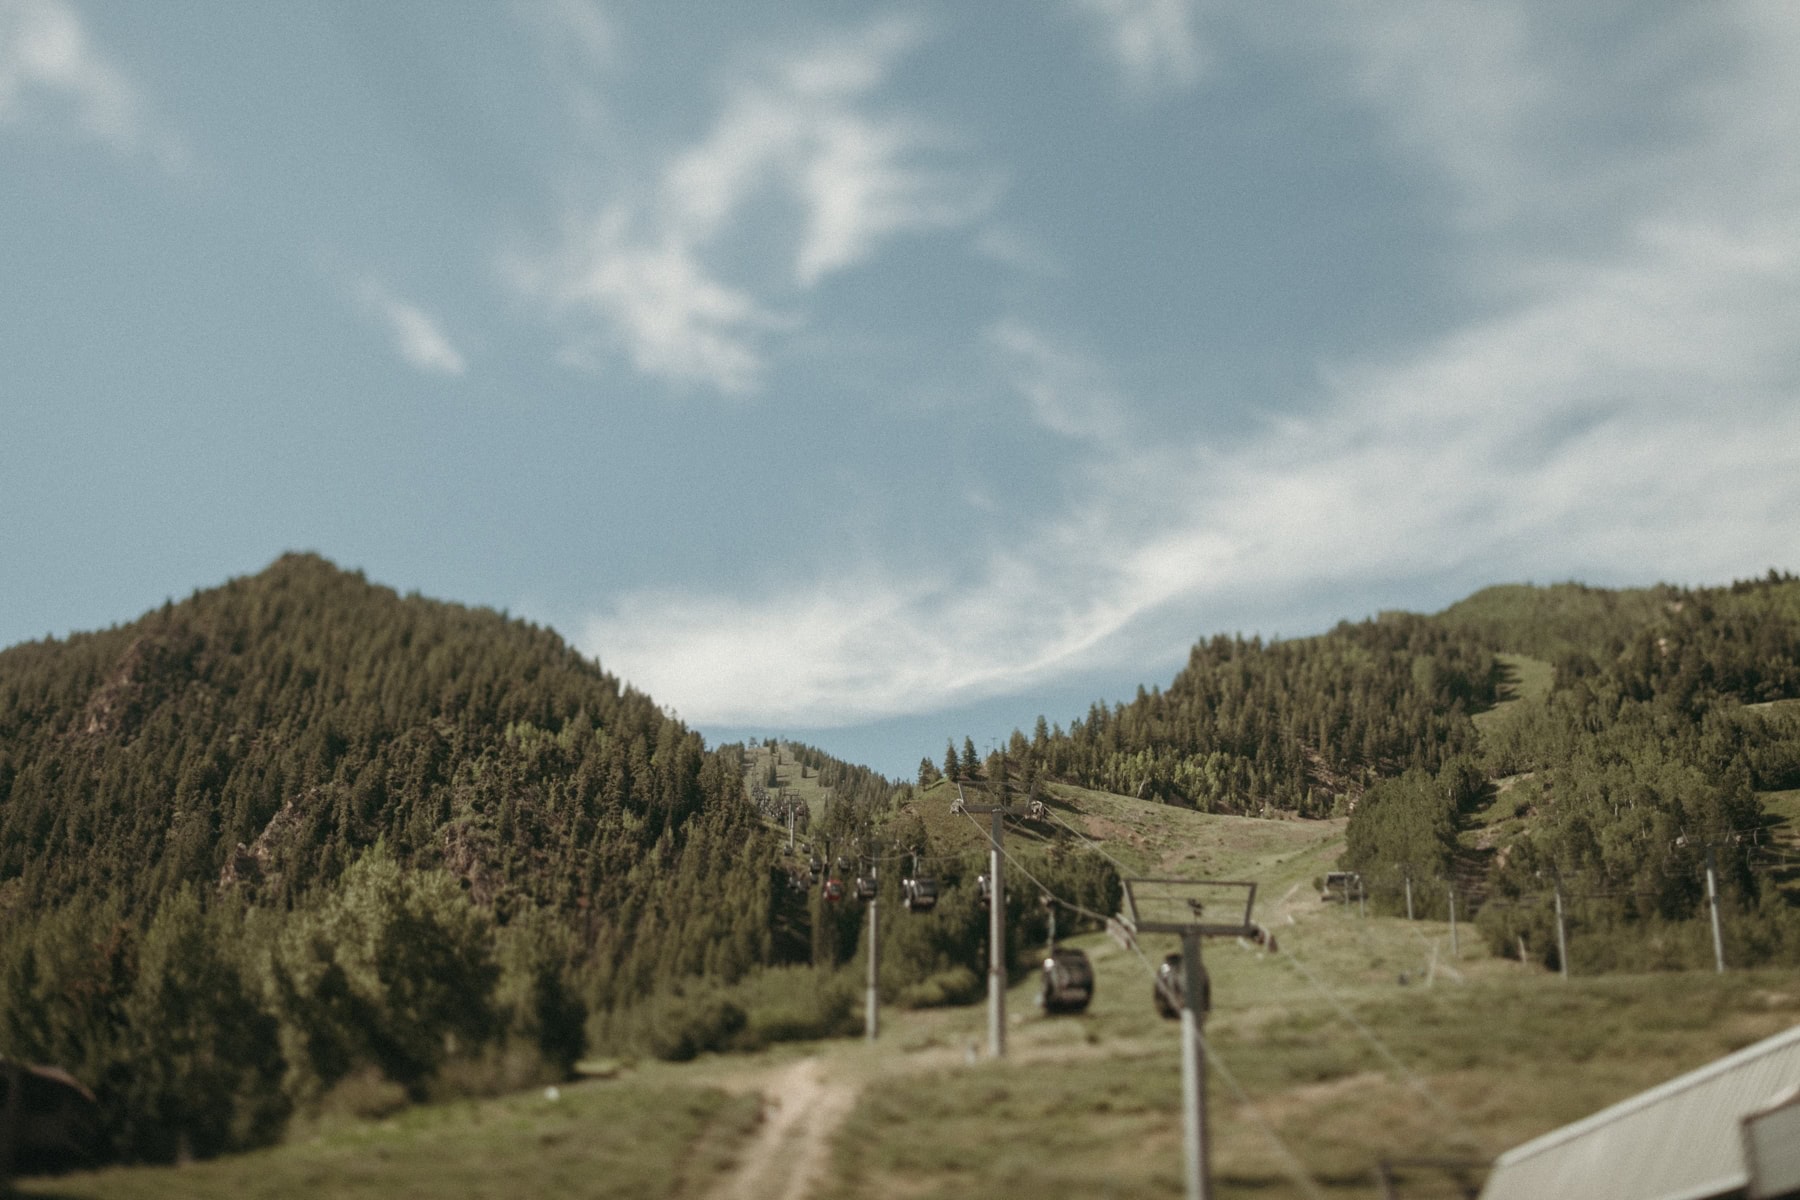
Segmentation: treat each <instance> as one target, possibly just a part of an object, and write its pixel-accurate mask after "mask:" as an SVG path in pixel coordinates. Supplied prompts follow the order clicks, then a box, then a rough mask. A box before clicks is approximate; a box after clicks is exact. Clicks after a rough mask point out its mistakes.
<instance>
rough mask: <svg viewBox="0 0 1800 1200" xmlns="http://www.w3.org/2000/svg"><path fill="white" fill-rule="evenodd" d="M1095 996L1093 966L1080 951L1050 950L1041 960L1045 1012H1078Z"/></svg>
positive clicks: (1084, 1008) (1085, 1007)
mask: <svg viewBox="0 0 1800 1200" xmlns="http://www.w3.org/2000/svg"><path fill="white" fill-rule="evenodd" d="M1093 998H1094V967H1093V964H1092V963H1090V962H1088V956H1087V955H1086V954H1084V953H1082V952H1081V951H1080V950H1070V949H1057V950H1052V951H1051V952H1050V953H1049V955H1048V956H1047V957H1046V958H1045V959H1044V993H1043V1003H1044V1011H1045V1012H1047V1013H1078V1012H1084V1011H1086V1009H1087V1006H1088V1002H1089V1001H1091V1000H1092V999H1093Z"/></svg>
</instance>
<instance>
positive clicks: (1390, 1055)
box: [1045, 808, 1474, 1138]
mask: <svg viewBox="0 0 1800 1200" xmlns="http://www.w3.org/2000/svg"><path fill="white" fill-rule="evenodd" d="M1045 811H1046V812H1049V813H1050V815H1051V817H1052V818H1053V819H1055V820H1056V821H1057V823H1058V824H1060V825H1062V827H1063V828H1065V829H1067V830H1068V831H1069V832H1070V833H1073V834H1074V835H1075V836H1076V837H1078V838H1080V839H1081V840H1082V841H1083V842H1084V843H1086V844H1087V845H1088V846H1089V847H1090V848H1091V849H1093V850H1094V851H1095V852H1096V853H1098V854H1099V855H1101V856H1102V857H1103V858H1105V859H1106V860H1107V861H1108V862H1110V863H1112V864H1113V866H1115V867H1117V868H1118V869H1119V870H1121V871H1125V870H1128V868H1127V867H1126V866H1125V864H1124V863H1121V862H1120V861H1119V860H1118V859H1116V858H1114V857H1113V856H1112V855H1110V854H1108V853H1107V852H1106V851H1105V850H1103V849H1101V848H1100V846H1099V844H1098V843H1096V842H1095V841H1094V840H1093V839H1092V838H1089V837H1088V836H1087V835H1086V834H1084V833H1082V832H1081V831H1080V830H1079V829H1076V828H1075V827H1074V826H1073V825H1071V824H1069V823H1068V822H1067V821H1064V820H1063V819H1062V818H1061V817H1060V816H1058V815H1057V813H1056V812H1055V810H1053V809H1048V808H1046V809H1045ZM1276 953H1277V954H1279V955H1281V956H1282V957H1284V958H1286V959H1287V961H1288V962H1290V963H1292V964H1293V965H1294V966H1295V967H1296V968H1298V969H1299V971H1300V973H1301V975H1302V976H1304V977H1305V978H1306V979H1307V980H1308V982H1310V983H1311V984H1312V986H1313V987H1314V988H1315V989H1316V990H1317V991H1318V992H1319V993H1320V994H1321V995H1322V996H1324V997H1325V998H1326V999H1327V1000H1328V1001H1329V1002H1330V1003H1331V1005H1332V1006H1333V1007H1334V1008H1336V1009H1337V1011H1338V1014H1339V1015H1340V1016H1342V1017H1343V1018H1344V1020H1345V1021H1347V1022H1348V1023H1349V1024H1350V1026H1351V1027H1352V1028H1353V1029H1355V1030H1356V1031H1357V1032H1358V1033H1359V1034H1361V1035H1362V1037H1363V1038H1364V1039H1366V1040H1367V1041H1368V1042H1369V1043H1370V1045H1371V1046H1373V1047H1374V1049H1375V1051H1376V1053H1378V1054H1380V1055H1381V1056H1382V1058H1384V1059H1385V1060H1386V1061H1387V1062H1388V1063H1390V1064H1391V1065H1392V1066H1393V1068H1394V1069H1395V1071H1397V1072H1398V1073H1399V1075H1400V1076H1401V1078H1402V1080H1403V1081H1404V1082H1405V1083H1406V1084H1407V1085H1408V1086H1409V1087H1411V1088H1412V1089H1413V1090H1414V1091H1416V1092H1418V1093H1419V1094H1420V1095H1422V1096H1423V1097H1424V1098H1425V1099H1426V1101H1427V1102H1428V1103H1429V1104H1430V1105H1431V1107H1432V1108H1433V1109H1435V1110H1436V1111H1437V1112H1438V1114H1439V1115H1440V1116H1442V1117H1443V1118H1445V1119H1446V1120H1447V1121H1449V1123H1450V1124H1451V1125H1453V1126H1455V1127H1456V1128H1457V1129H1458V1130H1459V1131H1461V1132H1462V1133H1463V1134H1464V1135H1466V1136H1469V1137H1470V1138H1473V1136H1474V1135H1473V1131H1472V1130H1471V1129H1470V1128H1469V1126H1468V1124H1467V1122H1465V1121H1464V1120H1463V1119H1462V1118H1461V1117H1459V1116H1458V1115H1457V1114H1456V1113H1455V1112H1453V1111H1452V1110H1451V1109H1450V1108H1449V1107H1448V1106H1447V1105H1445V1104H1444V1102H1443V1101H1442V1100H1440V1099H1438V1097H1437V1095H1436V1094H1435V1093H1434V1092H1432V1090H1431V1089H1430V1088H1429V1087H1428V1086H1426V1084H1425V1081H1424V1080H1423V1079H1421V1078H1419V1076H1418V1075H1416V1074H1415V1073H1414V1072H1413V1071H1411V1070H1410V1069H1409V1068H1408V1067H1407V1066H1406V1064H1405V1063H1403V1062H1401V1061H1400V1059H1399V1058H1398V1057H1396V1056H1395V1054H1394V1052H1393V1051H1392V1050H1390V1049H1388V1047H1387V1044H1386V1043H1385V1042H1383V1041H1382V1040H1381V1038H1380V1037H1378V1036H1377V1035H1376V1033H1375V1031H1374V1030H1372V1029H1370V1028H1369V1027H1368V1026H1367V1025H1365V1024H1364V1023H1363V1022H1361V1021H1360V1020H1358V1019H1357V1018H1356V1015H1355V1014H1354V1013H1352V1012H1351V1011H1350V1009H1349V1008H1348V1007H1347V1006H1346V1005H1345V1004H1344V1002H1343V1001H1342V1000H1340V999H1339V998H1338V997H1337V995H1336V994H1335V993H1333V992H1332V991H1330V989H1328V988H1327V987H1326V986H1325V984H1324V982H1323V981H1322V980H1320V979H1319V978H1318V976H1316V975H1315V974H1313V972H1312V971H1311V970H1309V969H1308V968H1307V966H1306V964H1305V963H1303V962H1301V961H1300V960H1299V959H1298V958H1296V957H1294V952H1293V951H1292V950H1289V949H1287V948H1286V947H1285V946H1283V945H1281V944H1280V942H1279V941H1278V942H1277V947H1276ZM1138 957H1139V958H1143V954H1142V952H1139V955H1138ZM1144 965H1145V967H1146V968H1150V964H1149V961H1148V960H1147V959H1146V960H1145V961H1144ZM1151 975H1152V978H1154V976H1155V971H1154V969H1153V968H1151ZM1209 1053H1210V1050H1209Z"/></svg>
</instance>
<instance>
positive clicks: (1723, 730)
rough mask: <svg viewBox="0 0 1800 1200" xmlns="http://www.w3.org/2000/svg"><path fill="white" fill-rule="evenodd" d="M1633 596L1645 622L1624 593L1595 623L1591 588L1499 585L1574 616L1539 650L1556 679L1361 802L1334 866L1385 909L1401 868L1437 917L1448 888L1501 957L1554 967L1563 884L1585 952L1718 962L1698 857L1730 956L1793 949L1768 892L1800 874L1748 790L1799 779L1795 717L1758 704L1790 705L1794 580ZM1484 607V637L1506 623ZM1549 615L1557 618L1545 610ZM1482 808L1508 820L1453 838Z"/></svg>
mask: <svg viewBox="0 0 1800 1200" xmlns="http://www.w3.org/2000/svg"><path fill="white" fill-rule="evenodd" d="M1640 595H1650V596H1654V598H1655V602H1656V608H1655V615H1654V616H1647V615H1646V613H1645V610H1644V609H1643V608H1642V607H1641V606H1639V605H1625V606H1621V607H1624V608H1626V609H1628V610H1629V613H1630V615H1629V617H1628V619H1626V620H1624V621H1622V622H1621V623H1620V624H1617V625H1613V626H1607V625H1605V624H1604V623H1601V622H1595V621H1593V620H1591V615H1592V611H1593V608H1594V599H1593V596H1592V594H1591V593H1590V592H1588V591H1587V590H1585V589H1583V590H1580V591H1573V590H1565V591H1564V592H1563V594H1562V595H1561V596H1560V597H1559V596H1557V595H1554V594H1552V595H1551V596H1549V597H1538V598H1536V599H1535V600H1534V601H1532V602H1531V604H1529V605H1527V604H1525V603H1523V600H1524V598H1522V597H1516V596H1515V597H1508V598H1505V599H1506V601H1507V605H1508V606H1509V607H1511V608H1513V609H1515V610H1517V609H1519V608H1526V607H1530V608H1536V609H1537V610H1538V611H1539V612H1540V613H1541V612H1543V610H1544V608H1545V607H1546V606H1547V605H1553V604H1555V603H1556V602H1557V601H1558V600H1564V601H1569V602H1570V607H1572V608H1573V609H1574V610H1575V615H1576V618H1577V619H1575V620H1570V621H1565V622H1562V623H1561V628H1560V630H1559V631H1558V633H1557V636H1556V637H1555V638H1554V639H1553V640H1549V641H1545V642H1540V643H1539V644H1537V645H1534V646H1533V648H1534V649H1546V648H1551V647H1554V649H1555V652H1556V653H1557V656H1558V657H1557V659H1556V672H1555V678H1554V683H1553V686H1552V688H1551V690H1550V692H1549V694H1548V695H1547V696H1545V697H1544V698H1542V699H1541V700H1529V701H1522V702H1521V703H1520V704H1519V705H1518V706H1517V707H1516V708H1515V709H1514V710H1513V711H1512V712H1510V713H1507V714H1505V715H1504V718H1503V719H1501V720H1498V721H1496V722H1495V724H1494V725H1493V726H1492V727H1491V728H1490V729H1489V731H1488V736H1487V737H1486V738H1485V740H1484V742H1483V743H1482V745H1481V747H1480V748H1479V752H1478V753H1477V754H1474V755H1472V756H1471V757H1469V758H1467V759H1465V760H1458V761H1455V762H1453V763H1451V764H1448V765H1447V766H1446V767H1445V769H1444V770H1442V771H1440V773H1439V774H1438V775H1437V776H1436V777H1435V778H1433V777H1429V776H1427V775H1424V774H1423V773H1413V774H1409V775H1407V776H1405V777H1403V778H1400V779H1394V780H1386V781H1383V782H1381V783H1379V784H1378V785H1376V786H1375V787H1373V788H1371V789H1370V790H1369V792H1368V793H1367V794H1366V795H1365V796H1364V798H1363V800H1362V801H1361V803H1360V804H1359V805H1358V807H1357V810H1356V812H1355V813H1354V814H1353V815H1352V817H1351V821H1350V829H1349V836H1348V849H1347V852H1346V855H1345V860H1344V863H1345V866H1347V867H1349V868H1350V869H1353V870H1357V871H1360V872H1363V873H1364V874H1365V876H1366V877H1367V878H1368V879H1369V880H1370V881H1371V882H1372V883H1377V884H1379V886H1378V887H1377V889H1376V891H1375V898H1376V901H1377V903H1378V904H1379V905H1382V906H1385V907H1387V908H1388V909H1389V910H1390V911H1395V910H1397V908H1398V906H1399V904H1400V903H1401V901H1400V894H1399V891H1398V890H1397V888H1396V887H1395V881H1396V880H1397V879H1398V878H1400V877H1402V876H1409V877H1411V878H1412V879H1413V880H1414V881H1415V882H1416V883H1417V884H1418V885H1419V886H1418V887H1417V889H1416V891H1417V894H1418V896H1419V897H1423V898H1424V899H1423V900H1421V901H1420V904H1422V905H1424V906H1425V908H1424V911H1428V912H1433V913H1441V912H1442V909H1443V907H1444V905H1445V904H1446V903H1447V900H1446V897H1445V896H1444V894H1443V888H1444V887H1445V886H1446V885H1448V884H1450V883H1455V884H1456V886H1457V887H1458V890H1459V892H1460V893H1461V895H1462V896H1463V903H1464V904H1465V905H1468V906H1474V905H1476V904H1479V905H1481V906H1482V912H1481V917H1480V922H1481V925H1482V928H1483V929H1484V930H1485V931H1486V932H1487V933H1488V936H1489V939H1490V941H1491V943H1492V944H1493V946H1494V948H1495V950H1496V951H1498V952H1502V953H1508V954H1518V953H1521V952H1524V953H1527V954H1530V955H1531V956H1533V957H1536V958H1540V959H1542V960H1544V961H1546V962H1548V963H1549V964H1551V965H1560V964H1559V963H1558V960H1557V953H1558V951H1557V948H1556V939H1555V936H1554V932H1553V926H1552V922H1553V919H1554V917H1553V907H1554V901H1555V897H1556V894H1557V893H1558V892H1559V891H1560V892H1561V894H1562V896H1563V898H1564V901H1565V907H1566V908H1567V909H1569V910H1570V911H1571V912H1574V913H1577V914H1578V915H1579V919H1580V920H1582V921H1584V922H1586V923H1588V924H1589V925H1590V926H1592V927H1594V928H1596V929H1601V930H1604V931H1605V936H1604V937H1602V938H1592V939H1588V940H1587V941H1586V943H1585V945H1586V946H1588V947H1590V949H1587V950H1585V951H1584V953H1586V954H1588V956H1589V957H1588V959H1587V960H1586V965H1588V966H1591V967H1599V966H1610V965H1638V966H1644V965H1683V964H1689V965H1692V964H1691V963H1690V962H1689V960H1692V959H1695V958H1696V956H1698V955H1700V954H1702V953H1705V954H1706V955H1707V957H1710V951H1709V950H1707V949H1706V947H1705V946H1704V945H1703V944H1702V941H1701V939H1699V938H1696V937H1694V936H1692V934H1693V930H1694V929H1695V928H1697V927H1698V922H1700V921H1701V919H1702V918H1703V916H1704V911H1703V905H1704V904H1705V885H1704V868H1705V863H1706V861H1707V859H1708V858H1709V857H1710V858H1711V860H1712V861H1713V863H1714V866H1715V876H1716V879H1717V882H1718V886H1719V888H1720V891H1721V895H1722V904H1723V906H1724V908H1725V910H1726V912H1727V913H1728V920H1727V921H1726V926H1727V930H1728V938H1727V940H1728V942H1729V943H1730V946H1729V957H1731V958H1732V959H1733V961H1736V962H1738V963H1740V964H1742V963H1748V962H1757V961H1770V960H1779V961H1800V920H1796V915H1797V914H1796V911H1795V910H1794V908H1793V907H1792V906H1791V904H1790V902H1789V900H1788V898H1787V896H1786V895H1785V894H1784V893H1783V891H1782V890H1781V887H1780V886H1779V885H1780V883H1781V882H1782V881H1783V880H1785V879H1786V878H1789V877H1790V876H1792V875H1793V874H1794V872H1793V871H1792V869H1791V867H1789V866H1788V865H1786V864H1785V863H1784V859H1785V856H1786V850H1785V849H1784V848H1782V847H1780V846H1778V845H1776V844H1775V843H1774V842H1773V840H1772V837H1771V827H1772V826H1773V825H1774V824H1775V820H1774V819H1773V818H1771V817H1770V816H1768V815H1767V814H1765V813H1764V811H1763V808H1762V805H1761V802H1760V800H1759V798H1758V793H1759V792H1768V791H1779V790H1784V789H1789V788H1795V787H1800V711H1797V710H1795V709H1792V708H1784V707H1781V706H1775V707H1766V706H1765V705H1766V704H1767V702H1770V701H1778V700H1792V699H1796V698H1800V581H1796V580H1794V579H1793V577H1791V576H1787V575H1782V574H1779V573H1773V572H1772V573H1771V574H1770V576H1769V577H1767V578H1765V579H1760V580H1753V581H1745V582H1741V583H1738V584H1734V585H1732V586H1730V587H1726V588H1710V589H1697V590H1685V589H1674V588H1661V589H1656V590H1655V591H1654V592H1651V593H1643V594H1640ZM1492 607H1494V606H1493V605H1492V604H1490V608H1492ZM1452 612H1453V613H1454V612H1455V610H1452ZM1484 619H1487V620H1490V621H1491V622H1492V624H1491V626H1490V635H1493V636H1497V635H1499V633H1501V632H1504V630H1505V629H1506V627H1507V626H1506V623H1505V622H1504V621H1501V620H1497V619H1495V618H1494V617H1493V614H1492V612H1490V613H1489V616H1488V617H1487V618H1484ZM1545 624H1547V625H1549V626H1551V627H1553V628H1554V627H1556V626H1557V625H1558V622H1557V620H1556V618H1555V616H1554V613H1552V614H1550V615H1549V619H1548V620H1546V622H1545ZM1496 649H1499V650H1509V649H1511V647H1509V646H1498V647H1496ZM1501 781H1504V786H1505V795H1504V797H1503V798H1500V797H1498V796H1497V793H1498V791H1499V783H1500V782H1501ZM1476 784H1479V786H1478V787H1477V786H1474V785H1476ZM1493 803H1504V804H1505V805H1507V806H1508V807H1509V808H1510V809H1511V811H1512V818H1513V820H1514V821H1515V822H1516V823H1517V826H1518V829H1519V832H1518V833H1517V834H1516V835H1515V836H1512V837H1510V838H1508V839H1506V840H1504V841H1501V842H1492V843H1491V844H1488V845H1485V846H1483V845H1481V844H1479V842H1478V841H1476V840H1475V839H1470V838H1465V837H1463V836H1462V834H1463V832H1464V831H1465V830H1468V829H1470V828H1471V827H1472V826H1473V825H1474V824H1476V821H1475V817H1476V814H1477V813H1478V811H1479V810H1480V809H1482V808H1483V807H1484V806H1486V805H1488V804H1493ZM1471 842H1474V843H1475V844H1471ZM1428 885H1429V886H1428ZM1418 907H1419V905H1416V906H1415V908H1416V909H1417V908H1418ZM1466 912H1467V909H1465V915H1466Z"/></svg>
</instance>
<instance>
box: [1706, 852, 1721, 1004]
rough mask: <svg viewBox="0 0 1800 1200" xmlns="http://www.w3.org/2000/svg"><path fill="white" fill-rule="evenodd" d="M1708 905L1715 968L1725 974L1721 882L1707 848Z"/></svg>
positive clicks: (1711, 854) (1711, 855)
mask: <svg viewBox="0 0 1800 1200" xmlns="http://www.w3.org/2000/svg"><path fill="white" fill-rule="evenodd" d="M1706 903H1707V904H1708V905H1709V906H1710V907H1711V908H1712V935H1713V967H1714V969H1715V970H1716V971H1717V972H1718V973H1719V974H1720V975H1723V974H1724V973H1725V939H1724V937H1723V936H1722V934H1721V932H1720V930H1719V881H1718V876H1717V872H1716V869H1715V867H1714V865H1713V848H1712V846H1711V845H1710V844H1709V845H1708V846H1707V847H1706Z"/></svg>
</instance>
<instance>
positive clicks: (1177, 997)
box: [1151, 952, 1212, 1021]
mask: <svg viewBox="0 0 1800 1200" xmlns="http://www.w3.org/2000/svg"><path fill="white" fill-rule="evenodd" d="M1184 974H1185V973H1184V971H1183V969H1182V965H1181V955H1180V953H1179V952H1177V953H1175V954H1171V955H1169V956H1168V957H1167V958H1165V959H1163V960H1162V966H1160V967H1158V968H1156V986H1155V987H1154V988H1153V989H1152V991H1151V996H1152V998H1153V999H1154V1000H1155V1001H1156V1012H1157V1015H1158V1016H1160V1017H1162V1018H1164V1019H1165V1020H1169V1021H1178V1020H1180V1019H1181V1010H1182V1008H1183V1007H1184V1006H1185V1005H1186V1003H1187V989H1186V987H1185V986H1184V985H1183V983H1182V979H1183V977H1184ZM1200 1011H1201V1012H1203V1013H1204V1012H1211V1011H1212V980H1210V979H1208V978H1207V975H1206V968H1205V967H1204V966H1202V967H1201V968H1200Z"/></svg>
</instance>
